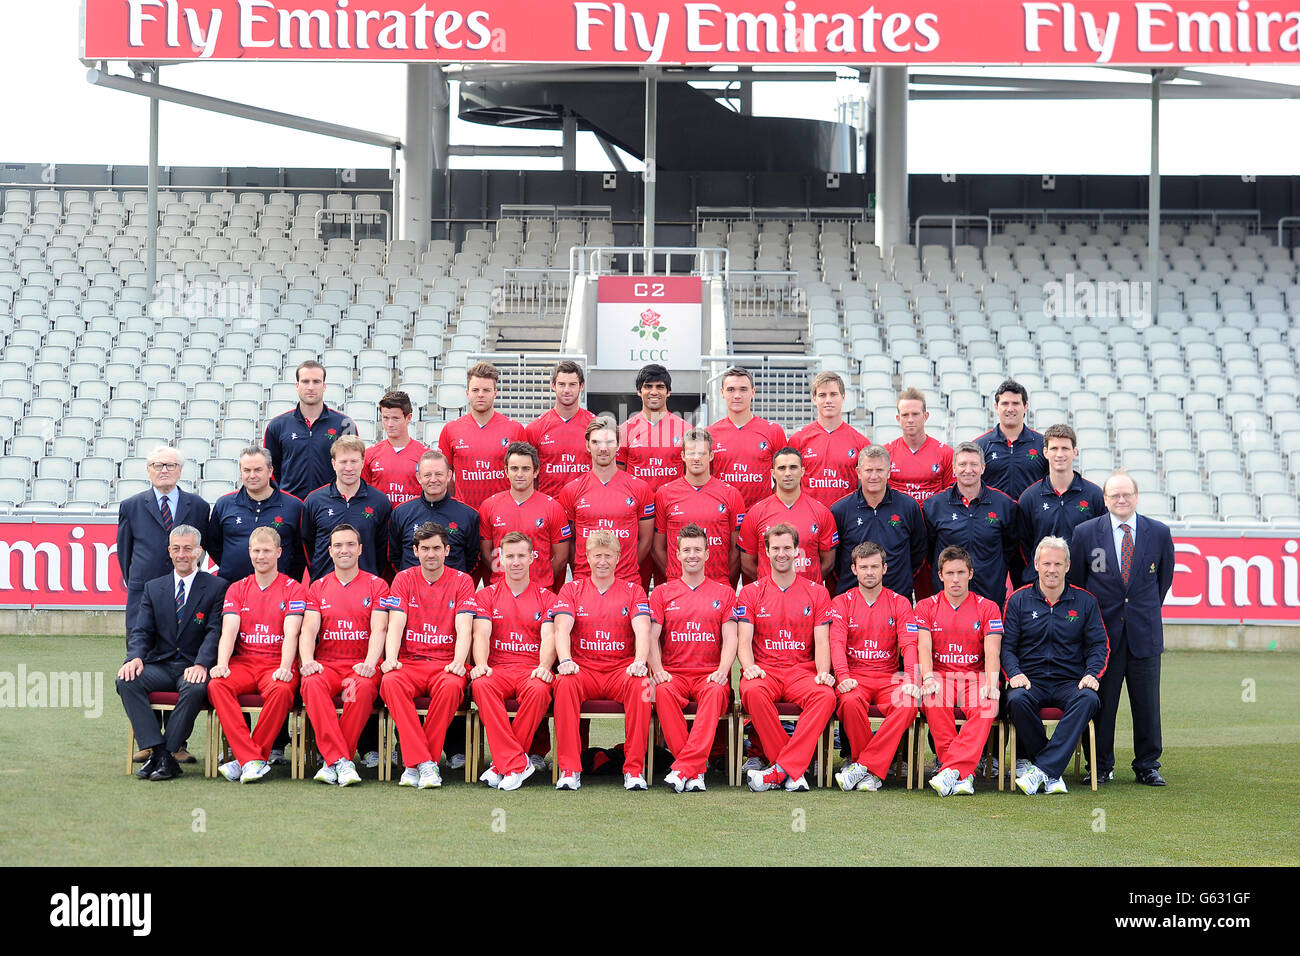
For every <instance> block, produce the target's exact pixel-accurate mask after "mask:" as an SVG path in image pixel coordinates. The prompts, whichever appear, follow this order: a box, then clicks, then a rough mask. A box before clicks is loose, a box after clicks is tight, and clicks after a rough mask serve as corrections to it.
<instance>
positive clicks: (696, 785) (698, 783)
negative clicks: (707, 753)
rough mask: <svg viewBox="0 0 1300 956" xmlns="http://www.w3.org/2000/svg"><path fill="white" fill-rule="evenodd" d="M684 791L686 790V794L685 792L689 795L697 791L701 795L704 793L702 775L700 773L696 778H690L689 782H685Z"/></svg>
mask: <svg viewBox="0 0 1300 956" xmlns="http://www.w3.org/2000/svg"><path fill="white" fill-rule="evenodd" d="M685 789H686V792H687V793H691V792H692V791H698V792H700V793H703V792H704V774H702V773H701V774H697V775H696V776H694V777H691V779H690V780H687V781H686V787H685Z"/></svg>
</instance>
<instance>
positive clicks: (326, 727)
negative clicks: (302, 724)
mask: <svg viewBox="0 0 1300 956" xmlns="http://www.w3.org/2000/svg"><path fill="white" fill-rule="evenodd" d="M318 663H319V664H320V665H321V667H322V668H324V669H323V670H321V671H319V672H317V673H315V674H308V675H307V676H306V677H304V678H303V679H302V703H303V706H304V707H306V708H307V719H308V720H310V721H311V725H312V728H313V729H314V730H315V731H316V747H317V749H319V750H320V755H321V756H322V757H324V758H325V763H326V764H331V765H332V764H334V763H335V762H337V761H339V760H351V759H352V755H353V754H354V753H356V752H357V740H358V738H360V736H361V731H362V729H363V728H364V727H365V726H366V721H367V720H369V719H370V715H371V713H373V712H374V709H375V698H376V697H378V696H379V669H378V668H376V669H375V673H374V675H373V676H371V677H362V676H361V675H360V674H358V673H357V672H356V671H354V670H353V669H352V664H350V663H348V662H347V661H319V662H318ZM354 663H356V662H354ZM340 695H342V697H343V716H342V717H340V716H339V715H338V713H337V711H335V709H334V698H335V697H338V696H340Z"/></svg>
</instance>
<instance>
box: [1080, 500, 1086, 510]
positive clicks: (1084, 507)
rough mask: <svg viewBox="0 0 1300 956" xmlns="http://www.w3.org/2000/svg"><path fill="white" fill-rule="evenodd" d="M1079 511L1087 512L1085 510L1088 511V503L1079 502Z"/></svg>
mask: <svg viewBox="0 0 1300 956" xmlns="http://www.w3.org/2000/svg"><path fill="white" fill-rule="evenodd" d="M1079 510H1080V511H1087V510H1088V502H1086V501H1080V502H1079Z"/></svg>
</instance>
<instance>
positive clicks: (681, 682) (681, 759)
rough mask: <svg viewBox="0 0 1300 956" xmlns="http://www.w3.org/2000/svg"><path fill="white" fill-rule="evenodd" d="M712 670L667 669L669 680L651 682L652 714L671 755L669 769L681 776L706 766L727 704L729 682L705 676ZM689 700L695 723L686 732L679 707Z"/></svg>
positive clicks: (702, 769) (728, 700)
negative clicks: (657, 720) (672, 759)
mask: <svg viewBox="0 0 1300 956" xmlns="http://www.w3.org/2000/svg"><path fill="white" fill-rule="evenodd" d="M714 670H716V668H710V669H706V670H673V671H669V673H670V674H672V677H673V679H672V680H670V681H668V683H666V684H656V685H655V714H656V715H657V716H658V717H659V726H660V727H661V728H663V732H664V743H665V744H667V746H668V749H669V750H670V751H671V752H672V755H673V757H674V758H675V759H674V761H673V767H672V769H674V770H676V771H677V772H678V773H679V774H681V775H682V776H683V777H687V778H690V777H696V776H699V775H700V774H702V773H704V771H705V769H706V768H707V767H708V762H709V753H710V752H711V751H712V749H713V740H714V737H716V735H717V733H718V720H719V719H720V718H721V717H722V715H723V714H724V713H726V710H727V707H728V706H729V705H730V704H731V685H730V684H715V683H713V682H712V681H710V680H707V679H706V678H707V677H708V676H709V675H710V674H712V673H713V671H714ZM691 701H695V705H696V706H695V723H694V725H693V726H692V727H691V728H690V730H689V732H688V730H687V726H686V718H685V716H683V714H682V710H683V709H684V708H685V707H686V705H687V704H689V703H690V702H691Z"/></svg>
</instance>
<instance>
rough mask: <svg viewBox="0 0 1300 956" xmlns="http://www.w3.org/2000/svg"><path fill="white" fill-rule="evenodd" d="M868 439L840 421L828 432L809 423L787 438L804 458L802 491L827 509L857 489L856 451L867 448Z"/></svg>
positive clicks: (816, 424)
mask: <svg viewBox="0 0 1300 956" xmlns="http://www.w3.org/2000/svg"><path fill="white" fill-rule="evenodd" d="M870 444H871V442H869V441H867V436H865V435H863V434H862V433H861V432H860V431H858V430H857V429H856V428H854V427H853V426H852V425H850V424H849V423H848V422H840V424H839V427H838V428H836V429H835V431H833V432H828V431H827V430H826V429H825V428H823V427H822V426H821V424H820V423H818V422H810V423H809V424H807V425H805V426H804V427H803V428H801V429H799V430H798V431H797V432H795V433H794V434H793V435H791V436H790V447H792V448H797V449H798V450H799V454H800V455H802V456H803V468H804V472H803V490H804V492H805V493H807V494H810V495H812V496H813V497H814V498H816V499H817V500H818V501H820V502H821V503H822V504H824V505H826V507H828V508H829V507H830V506H831V505H833V504H835V502H837V501H839V500H840V499H841V498H843V497H844V496H845V495H847V494H849V493H850V492H852V491H856V490H857V487H858V452H859V451H861V450H862V449H863V448H865V447H866V446H867V445H870Z"/></svg>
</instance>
